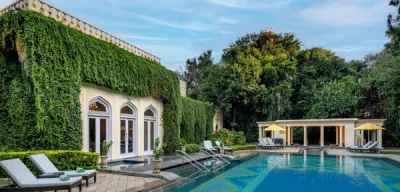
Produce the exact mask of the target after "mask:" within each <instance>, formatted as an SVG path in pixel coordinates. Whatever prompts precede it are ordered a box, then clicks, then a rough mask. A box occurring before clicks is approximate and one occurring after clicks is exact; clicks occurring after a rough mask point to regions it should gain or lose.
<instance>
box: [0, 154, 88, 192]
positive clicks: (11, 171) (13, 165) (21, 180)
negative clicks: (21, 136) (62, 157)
mask: <svg viewBox="0 0 400 192" xmlns="http://www.w3.org/2000/svg"><path fill="white" fill-rule="evenodd" d="M0 166H1V167H2V168H3V169H4V171H5V172H6V173H7V174H8V175H9V176H10V177H11V179H12V180H13V181H14V182H15V184H16V186H15V187H11V186H8V187H5V188H0V191H56V190H68V192H71V189H72V188H74V187H77V186H78V187H79V191H82V178H80V177H71V178H70V180H68V181H61V180H60V178H43V179H38V178H36V177H35V176H34V175H33V174H32V172H31V171H30V170H29V169H28V167H26V166H25V164H24V163H23V162H22V161H21V160H20V159H9V160H4V161H0Z"/></svg>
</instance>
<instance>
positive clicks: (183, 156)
mask: <svg viewBox="0 0 400 192" xmlns="http://www.w3.org/2000/svg"><path fill="white" fill-rule="evenodd" d="M175 153H176V154H177V155H179V153H181V154H182V155H179V156H180V157H182V159H185V160H186V161H187V162H189V163H190V164H192V165H193V166H195V167H196V168H197V169H199V171H200V170H201V168H199V167H198V166H197V165H200V167H202V168H203V169H204V170H205V171H207V172H208V171H210V170H209V169H208V168H207V167H205V166H204V165H202V164H201V163H199V162H198V161H197V160H196V159H193V157H191V156H190V155H188V154H186V153H185V152H183V151H181V150H176V152H175ZM187 158H189V159H190V160H192V161H193V162H195V163H196V164H197V165H195V164H194V163H192V162H191V161H189V160H188V159H187Z"/></svg>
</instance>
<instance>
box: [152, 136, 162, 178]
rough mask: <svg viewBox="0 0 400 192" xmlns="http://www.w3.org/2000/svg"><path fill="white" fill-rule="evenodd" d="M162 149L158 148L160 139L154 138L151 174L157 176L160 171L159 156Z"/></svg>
mask: <svg viewBox="0 0 400 192" xmlns="http://www.w3.org/2000/svg"><path fill="white" fill-rule="evenodd" d="M163 152H164V151H163V149H162V147H161V146H160V138H158V137H157V138H156V140H155V142H154V149H153V154H154V159H153V173H154V174H159V173H160V172H161V171H160V169H161V159H160V157H161V155H162V154H163Z"/></svg>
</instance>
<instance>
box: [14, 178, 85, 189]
mask: <svg viewBox="0 0 400 192" xmlns="http://www.w3.org/2000/svg"><path fill="white" fill-rule="evenodd" d="M80 180H82V178H80V177H71V178H70V179H69V180H68V181H61V180H60V178H45V179H36V180H35V181H32V182H29V183H24V184H23V185H21V186H20V187H48V186H68V185H72V184H73V183H76V182H78V181H80Z"/></svg>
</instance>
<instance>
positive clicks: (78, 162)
mask: <svg viewBox="0 0 400 192" xmlns="http://www.w3.org/2000/svg"><path fill="white" fill-rule="evenodd" d="M39 153H44V154H45V155H46V156H47V157H48V158H49V159H50V161H51V162H52V163H53V164H54V165H55V166H56V167H57V169H58V170H60V171H69V170H75V169H76V168H77V167H82V168H84V169H87V170H88V169H98V160H99V155H98V154H97V153H90V152H82V151H28V152H0V161H2V160H7V159H14V158H20V159H21V161H22V162H24V164H25V165H26V166H27V167H28V168H29V169H30V170H31V171H32V173H34V174H35V175H37V174H38V173H39V170H38V169H37V168H36V167H35V166H34V165H33V164H32V163H31V161H29V159H28V157H29V156H30V155H33V154H39ZM7 177H8V176H7V175H6V173H5V172H4V171H3V170H2V169H1V170H0V178H7Z"/></svg>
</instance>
